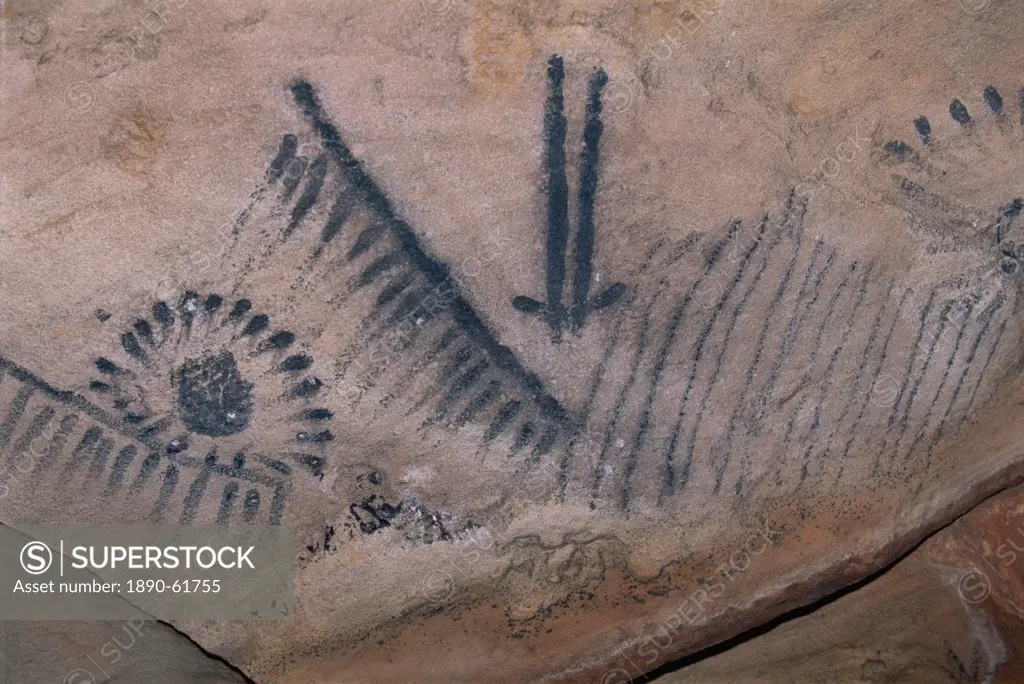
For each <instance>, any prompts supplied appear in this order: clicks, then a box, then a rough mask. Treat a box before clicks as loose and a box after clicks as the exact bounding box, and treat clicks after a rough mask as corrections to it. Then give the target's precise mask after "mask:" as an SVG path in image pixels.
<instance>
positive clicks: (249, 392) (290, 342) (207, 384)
mask: <svg viewBox="0 0 1024 684" xmlns="http://www.w3.org/2000/svg"><path fill="white" fill-rule="evenodd" d="M132 318H134V321H133V320H132ZM314 366H315V361H314V359H313V357H312V356H311V355H310V354H308V353H307V351H306V350H305V349H304V348H303V346H302V345H301V344H299V343H297V341H296V339H295V335H294V334H293V333H292V332H290V331H288V330H281V329H275V328H274V327H273V326H272V325H271V321H270V317H269V316H267V315H266V314H263V313H258V312H256V311H254V310H253V305H252V302H251V301H249V300H248V299H238V300H236V301H234V302H227V301H225V300H224V299H223V298H222V297H221V296H220V295H217V294H207V295H204V296H203V295H200V294H199V293H196V292H185V293H183V294H182V295H181V297H180V299H179V300H178V301H177V303H176V304H173V305H172V304H168V303H167V302H165V301H157V302H156V303H154V304H153V306H152V310H151V312H150V313H149V315H144V316H139V317H129V318H128V319H127V321H126V330H125V331H124V332H122V333H121V336H120V349H118V350H117V351H116V352H114V353H112V354H110V355H109V356H101V357H98V358H97V359H96V361H95V367H96V370H97V371H98V376H97V377H96V378H95V379H93V380H92V381H91V382H90V383H89V390H90V392H91V393H92V395H93V396H94V398H95V399H96V401H97V403H99V404H101V405H105V406H108V407H110V408H111V409H113V410H114V411H115V412H116V413H117V414H118V415H120V418H121V420H122V421H123V422H124V424H125V426H126V427H130V428H132V429H133V430H134V431H137V432H138V433H140V434H141V435H142V436H143V437H146V438H149V439H151V440H153V441H156V442H158V443H160V444H162V445H164V447H165V448H166V451H167V453H168V454H171V455H172V457H173V458H198V459H203V458H206V457H207V456H209V455H210V454H217V455H218V456H220V457H221V458H224V459H231V458H236V459H237V458H239V457H241V458H246V457H256V458H259V459H261V460H262V461H264V462H265V463H268V464H270V465H274V463H275V462H277V463H279V462H280V460H281V459H288V460H293V461H297V462H298V463H300V464H302V465H303V466H305V467H306V468H308V469H310V470H311V471H312V472H313V473H314V475H317V476H319V477H323V468H324V464H325V462H326V459H325V446H326V444H327V443H329V442H331V441H332V440H333V439H334V434H333V433H332V432H331V431H330V429H329V424H330V422H331V420H332V418H333V413H332V412H331V411H330V410H328V409H326V408H323V407H321V406H320V405H319V404H318V402H317V399H318V397H319V396H320V394H321V391H322V389H323V387H324V383H323V381H321V380H320V378H319V377H317V375H316V374H315V373H314V370H315V368H314Z"/></svg>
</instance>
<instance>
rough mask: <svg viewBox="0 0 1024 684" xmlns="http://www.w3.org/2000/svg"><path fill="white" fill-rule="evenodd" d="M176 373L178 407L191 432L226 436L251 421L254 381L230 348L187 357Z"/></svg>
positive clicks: (236, 431)
mask: <svg viewBox="0 0 1024 684" xmlns="http://www.w3.org/2000/svg"><path fill="white" fill-rule="evenodd" d="M177 376H178V377H177V380H178V407H179V410H180V411H181V419H182V421H183V422H184V423H185V426H186V427H187V428H188V429H189V430H190V431H191V432H194V433H198V434H201V435H209V436H211V437H225V436H227V435H233V434H236V433H238V432H241V431H242V430H244V429H245V428H246V427H247V426H248V425H249V414H250V412H251V410H252V383H250V382H247V381H246V380H245V379H244V378H243V377H242V375H241V374H240V373H239V372H238V364H237V363H236V362H235V357H234V355H233V354H232V353H231V352H229V351H224V352H221V353H219V354H216V355H213V354H207V355H206V356H203V357H201V358H198V359H186V360H185V362H184V363H182V365H181V368H180V369H179V370H178V373H177Z"/></svg>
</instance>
